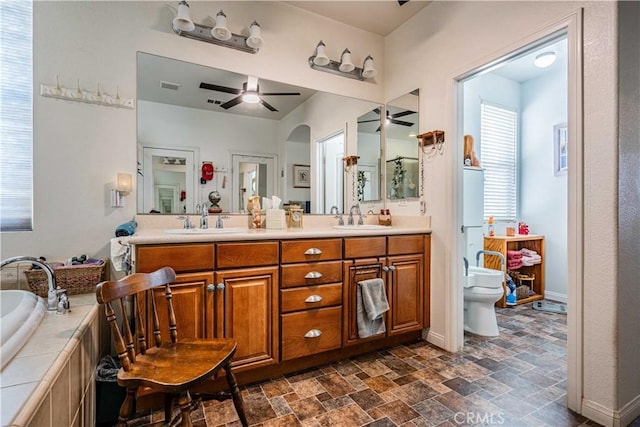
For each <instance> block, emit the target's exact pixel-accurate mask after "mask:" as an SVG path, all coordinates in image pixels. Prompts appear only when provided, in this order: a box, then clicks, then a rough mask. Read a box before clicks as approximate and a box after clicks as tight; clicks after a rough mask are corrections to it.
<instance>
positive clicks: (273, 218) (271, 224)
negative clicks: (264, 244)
mask: <svg viewBox="0 0 640 427" xmlns="http://www.w3.org/2000/svg"><path fill="white" fill-rule="evenodd" d="M266 228H267V229H272V230H284V229H285V228H287V220H286V217H285V214H284V210H283V209H267V221H266Z"/></svg>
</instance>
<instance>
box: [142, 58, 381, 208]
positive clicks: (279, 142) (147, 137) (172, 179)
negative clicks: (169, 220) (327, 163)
mask: <svg viewBox="0 0 640 427" xmlns="http://www.w3.org/2000/svg"><path fill="white" fill-rule="evenodd" d="M137 67H138V68H137V90H138V93H137V119H138V123H137V128H138V135H137V144H138V150H137V152H138V183H137V191H138V197H137V201H138V209H137V211H138V212H139V213H150V212H153V213H171V214H176V213H185V212H186V213H195V212H196V210H197V207H198V206H202V205H203V204H206V205H208V204H210V200H211V199H210V197H209V196H210V195H211V194H212V193H214V194H216V195H217V196H219V201H218V202H217V204H218V206H219V207H220V208H221V209H222V211H223V212H242V211H243V209H244V207H245V206H246V199H247V197H249V196H252V195H253V194H258V195H260V196H262V197H271V196H273V195H276V196H279V197H280V198H282V199H283V200H284V201H285V202H289V201H292V202H299V203H301V204H302V205H303V207H306V208H307V210H308V211H310V212H311V213H324V211H325V206H324V204H325V201H324V200H323V199H321V193H322V192H321V191H320V190H319V188H320V187H321V186H324V187H323V188H329V187H330V188H332V189H334V188H337V190H338V191H342V192H343V194H344V185H343V180H342V178H343V176H340V177H339V178H340V180H338V181H339V183H338V184H336V182H338V181H336V182H328V181H327V182H319V180H318V179H317V175H319V173H318V172H319V168H320V167H321V164H320V163H319V159H318V155H317V153H318V148H317V147H318V144H319V143H320V142H321V141H324V140H326V139H327V138H330V137H332V136H334V135H336V134H339V133H340V132H343V133H345V135H349V136H348V137H349V138H358V141H347V144H352V145H350V146H356V145H357V147H358V150H359V151H360V150H361V149H362V150H363V152H364V150H365V148H361V144H360V138H361V137H362V138H365V133H364V132H360V130H359V131H358V132H357V136H352V134H356V133H354V132H347V129H349V130H352V129H359V124H358V121H362V120H365V119H366V120H372V119H375V114H373V115H372V112H375V111H380V110H381V108H380V107H379V106H378V105H377V104H375V103H372V102H368V101H362V100H358V99H353V98H348V97H344V96H339V95H334V94H329V93H325V92H318V91H315V90H311V89H308V88H303V87H299V86H292V85H289V84H286V83H281V82H274V81H269V80H263V79H260V78H259V76H257V77H256V76H247V75H242V74H237V73H232V72H229V71H225V70H219V69H214V68H210V67H205V66H201V65H197V64H191V63H187V62H184V61H178V60H175V59H171V58H165V57H160V56H156V55H151V54H147V53H142V52H139V53H138V57H137ZM252 90H254V91H256V92H257V93H258V94H259V98H258V99H257V101H258V102H256V103H250V102H249V101H251V99H243V96H242V95H244V94H245V92H251V91H252ZM249 95H250V93H249ZM254 100H255V99H254ZM378 116H379V114H378ZM368 124H369V125H370V127H371V128H373V130H374V132H373V134H369V135H370V136H366V139H367V140H368V141H369V142H365V141H364V140H363V142H362V144H363V145H362V147H364V146H367V147H368V148H367V151H371V155H370V156H369V155H367V160H366V165H367V166H371V169H369V170H367V176H368V177H369V178H368V179H369V180H370V181H368V182H370V184H369V185H368V186H365V189H363V195H364V194H366V196H364V197H366V198H367V199H371V200H374V199H379V198H380V188H381V186H380V183H379V181H376V183H375V184H374V181H375V180H376V179H379V177H380V174H381V172H382V167H381V160H380V137H379V132H377V134H378V135H375V134H376V132H375V128H377V126H376V124H375V123H374V122H369V123H368ZM378 125H379V123H378ZM369 144H370V145H369ZM350 154H351V153H350ZM203 162H211V163H212V164H213V165H214V169H215V170H214V173H213V177H212V179H204V180H203V179H202V173H201V168H202V163H203ZM305 168H308V170H309V175H308V176H307V177H308V178H309V179H306V180H300V179H298V178H299V177H297V176H296V175H295V173H294V172H295V171H305V170H306V169H305ZM325 175H328V174H325ZM301 176H302V175H301ZM207 178H209V177H207ZM327 179H333V180H336V177H335V176H333V177H332V176H327ZM332 191H333V190H332ZM263 192H264V193H266V194H262V193H263ZM343 194H342V195H339V196H338V198H339V199H340V200H343V199H344V195H343ZM328 208H330V206H328V207H327V209H328Z"/></svg>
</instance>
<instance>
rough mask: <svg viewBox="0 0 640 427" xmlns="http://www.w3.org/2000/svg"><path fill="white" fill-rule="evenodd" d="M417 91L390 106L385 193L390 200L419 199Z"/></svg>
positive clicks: (387, 121)
mask: <svg viewBox="0 0 640 427" xmlns="http://www.w3.org/2000/svg"><path fill="white" fill-rule="evenodd" d="M419 95H420V93H419V90H418V89H416V90H414V91H412V92H410V93H408V94H406V95H404V96H401V97H399V98H396V99H394V100H393V101H391V102H389V103H388V104H387V108H386V121H385V125H384V126H385V140H386V152H385V157H386V168H385V169H386V171H385V176H386V181H385V185H386V194H387V198H388V199H405V198H412V197H418V193H419V190H420V189H419V184H420V180H419V174H418V144H417V141H416V135H418V122H419V120H418V108H419Z"/></svg>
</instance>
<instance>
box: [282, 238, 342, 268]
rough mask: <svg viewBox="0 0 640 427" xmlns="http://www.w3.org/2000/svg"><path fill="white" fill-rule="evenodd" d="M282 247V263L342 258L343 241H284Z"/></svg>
mask: <svg viewBox="0 0 640 427" xmlns="http://www.w3.org/2000/svg"><path fill="white" fill-rule="evenodd" d="M281 245H282V246H281V247H282V263H292V262H317V261H330V260H334V259H341V258H342V239H314V240H284V241H283V242H282V244H281Z"/></svg>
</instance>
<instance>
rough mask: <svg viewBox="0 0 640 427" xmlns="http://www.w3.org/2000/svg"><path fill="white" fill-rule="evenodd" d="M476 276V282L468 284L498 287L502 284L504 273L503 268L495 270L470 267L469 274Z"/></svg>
mask: <svg viewBox="0 0 640 427" xmlns="http://www.w3.org/2000/svg"><path fill="white" fill-rule="evenodd" d="M467 277H474V279H473V280H474V282H475V284H473V285H467V286H481V287H483V288H498V287H500V286H502V281H503V280H504V273H503V272H502V271H501V270H493V269H491V268H484V267H472V266H470V267H469V276H467Z"/></svg>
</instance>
